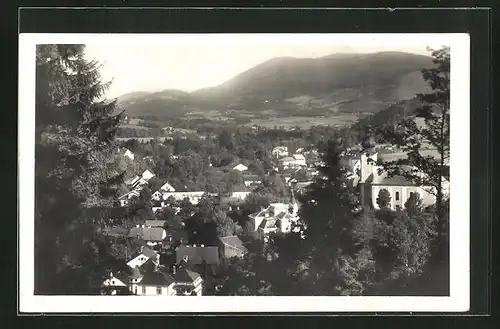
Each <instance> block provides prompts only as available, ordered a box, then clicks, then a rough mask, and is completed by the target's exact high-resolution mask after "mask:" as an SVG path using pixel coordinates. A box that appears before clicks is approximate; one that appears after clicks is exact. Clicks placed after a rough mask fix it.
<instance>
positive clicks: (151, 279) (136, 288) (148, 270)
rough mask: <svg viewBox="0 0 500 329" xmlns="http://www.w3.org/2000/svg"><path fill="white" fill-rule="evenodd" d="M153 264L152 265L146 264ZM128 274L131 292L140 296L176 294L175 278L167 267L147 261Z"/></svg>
mask: <svg viewBox="0 0 500 329" xmlns="http://www.w3.org/2000/svg"><path fill="white" fill-rule="evenodd" d="M145 265H152V266H149V267H148V266H145ZM131 272H132V273H131V274H130V275H129V276H128V279H129V280H128V286H129V289H130V292H131V293H132V294H134V295H139V296H157V295H163V296H175V295H176V293H175V290H174V285H175V280H174V278H173V277H172V276H171V275H170V273H168V271H167V268H165V267H161V266H158V265H156V264H151V263H149V264H148V263H145V264H144V265H143V266H141V267H139V266H137V267H135V268H133V269H132V271H131Z"/></svg>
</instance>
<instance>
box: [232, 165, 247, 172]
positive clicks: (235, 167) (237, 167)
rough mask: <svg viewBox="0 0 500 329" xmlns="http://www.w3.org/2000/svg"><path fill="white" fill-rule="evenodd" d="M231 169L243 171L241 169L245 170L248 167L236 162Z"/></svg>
mask: <svg viewBox="0 0 500 329" xmlns="http://www.w3.org/2000/svg"><path fill="white" fill-rule="evenodd" d="M233 170H237V171H240V172H243V171H247V170H248V167H247V166H245V165H244V164H241V163H240V164H238V165H236V166H234V167H233Z"/></svg>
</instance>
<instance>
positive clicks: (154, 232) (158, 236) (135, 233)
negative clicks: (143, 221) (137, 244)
mask: <svg viewBox="0 0 500 329" xmlns="http://www.w3.org/2000/svg"><path fill="white" fill-rule="evenodd" d="M128 236H129V237H130V238H139V239H142V240H144V241H145V242H146V243H147V244H148V245H149V246H155V245H157V244H159V243H161V242H162V241H163V239H165V238H166V237H167V232H166V231H165V230H164V229H163V228H161V227H145V226H144V225H142V226H139V225H137V227H134V228H132V229H131V230H130V232H129V235H128Z"/></svg>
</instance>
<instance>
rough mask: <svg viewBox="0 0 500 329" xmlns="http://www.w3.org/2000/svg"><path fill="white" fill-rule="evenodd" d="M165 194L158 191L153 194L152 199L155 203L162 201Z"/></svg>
mask: <svg viewBox="0 0 500 329" xmlns="http://www.w3.org/2000/svg"><path fill="white" fill-rule="evenodd" d="M162 196H163V193H162V192H160V191H159V190H158V191H155V192H153V193H151V199H152V200H154V201H160V200H161V199H162Z"/></svg>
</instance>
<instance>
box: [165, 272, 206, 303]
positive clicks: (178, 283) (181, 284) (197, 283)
mask: <svg viewBox="0 0 500 329" xmlns="http://www.w3.org/2000/svg"><path fill="white" fill-rule="evenodd" d="M172 277H173V278H174V281H175V284H174V291H175V294H176V296H201V295H202V293H203V279H202V278H201V275H200V274H198V273H196V272H193V271H191V270H189V269H187V268H184V267H183V266H182V265H174V266H173V267H172Z"/></svg>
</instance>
